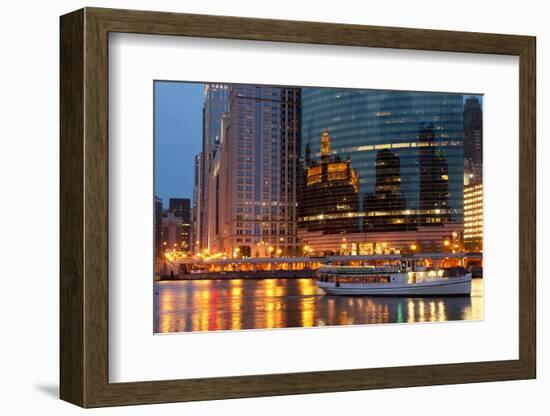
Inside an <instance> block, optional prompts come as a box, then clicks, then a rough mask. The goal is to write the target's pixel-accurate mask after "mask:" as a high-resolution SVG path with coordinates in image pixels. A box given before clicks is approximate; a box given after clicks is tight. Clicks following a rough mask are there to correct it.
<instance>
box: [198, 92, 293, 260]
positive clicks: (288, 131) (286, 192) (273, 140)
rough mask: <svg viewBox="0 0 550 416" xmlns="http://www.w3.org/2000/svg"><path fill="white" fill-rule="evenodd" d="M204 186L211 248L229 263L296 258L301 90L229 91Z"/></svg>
mask: <svg viewBox="0 0 550 416" xmlns="http://www.w3.org/2000/svg"><path fill="white" fill-rule="evenodd" d="M230 90H231V104H230V107H229V111H228V112H227V113H226V114H224V115H223V117H222V121H221V123H220V126H221V144H220V147H219V149H218V151H217V152H216V156H215V158H214V160H213V162H212V166H211V169H210V175H209V184H208V188H209V189H208V230H209V231H208V241H209V245H210V249H211V250H215V251H221V252H224V253H225V254H226V255H229V256H253V257H257V256H266V255H271V254H280V255H286V254H294V253H295V252H296V251H297V249H298V242H297V239H296V182H297V181H296V177H297V166H298V150H299V142H300V90H299V89H296V88H283V87H272V86H260V85H232V86H231V88H230Z"/></svg>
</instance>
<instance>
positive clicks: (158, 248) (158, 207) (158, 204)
mask: <svg viewBox="0 0 550 416" xmlns="http://www.w3.org/2000/svg"><path fill="white" fill-rule="evenodd" d="M154 204H155V257H156V258H160V257H162V255H163V241H162V199H161V198H159V197H158V196H156V195H155V202H154Z"/></svg>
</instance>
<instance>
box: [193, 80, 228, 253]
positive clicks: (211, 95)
mask: <svg viewBox="0 0 550 416" xmlns="http://www.w3.org/2000/svg"><path fill="white" fill-rule="evenodd" d="M229 103H230V85H228V84H216V83H210V84H205V85H204V107H203V131H202V136H203V143H202V150H203V151H202V164H201V171H200V172H199V174H200V176H201V180H200V181H201V183H202V191H201V192H200V197H201V198H202V200H201V201H200V203H199V205H200V206H201V207H202V211H201V212H202V214H201V215H200V217H201V223H200V224H199V227H198V229H199V232H200V234H199V235H198V236H197V238H198V240H199V241H200V243H199V246H200V248H202V249H204V248H208V234H207V224H206V220H207V218H208V204H207V203H206V199H205V198H207V195H208V194H209V191H208V184H209V181H208V176H209V175H210V172H211V169H212V163H213V161H214V158H215V157H216V153H217V151H218V148H219V147H220V143H221V118H222V115H223V114H224V113H225V112H227V111H228V110H229Z"/></svg>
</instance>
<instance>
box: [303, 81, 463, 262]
mask: <svg viewBox="0 0 550 416" xmlns="http://www.w3.org/2000/svg"><path fill="white" fill-rule="evenodd" d="M463 110H464V100H463V96H462V95H460V94H444V93H428V92H405V91H375V90H358V89H341V88H303V89H302V154H303V155H304V156H303V160H304V164H307V162H306V161H305V159H306V158H307V157H308V155H307V154H308V153H309V155H310V156H309V157H310V158H315V157H319V156H320V154H321V153H322V150H321V148H320V142H319V140H318V137H320V136H321V135H322V134H323V132H324V131H327V132H328V134H329V135H330V138H331V152H332V153H333V154H334V155H335V156H339V157H341V158H342V159H343V160H347V159H349V160H350V164H351V167H352V168H353V169H355V171H356V173H357V178H358V183H359V194H360V197H359V202H360V205H359V208H358V210H357V211H356V212H355V213H349V214H348V215H349V216H356V217H358V218H360V220H361V226H360V232H359V233H353V234H355V235H354V236H350V235H347V234H349V233H347V232H346V230H342V236H341V239H342V240H344V239H345V240H346V241H347V242H349V241H351V240H350V239H355V240H356V241H357V252H358V253H361V252H365V253H367V252H369V250H371V248H368V249H367V248H366V249H365V250H363V249H361V247H359V245H360V244H362V243H365V242H368V244H366V245H365V247H367V246H368V247H372V244H375V243H377V241H375V239H385V238H389V237H392V238H393V237H394V236H393V235H392V236H389V235H388V236H384V235H383V230H386V231H387V232H388V233H389V232H391V231H392V230H394V231H395V230H398V229H403V228H405V229H406V230H408V231H410V233H409V234H408V235H405V234H401V235H400V237H399V238H400V240H399V241H398V239H397V237H395V244H396V245H397V246H399V247H400V248H401V249H403V248H405V247H406V246H407V244H408V245H410V246H420V245H423V246H430V247H431V246H434V247H437V246H438V245H439V244H440V242H442V235H443V234H449V233H453V232H454V233H460V234H461V233H462V229H463V186H464V185H463V176H464V159H463V139H464V129H463ZM382 150H386V151H387V152H385V153H381V151H382ZM386 163H387V164H389V165H386ZM397 170H399V172H398V171H397ZM383 178H384V179H383ZM383 181H388V182H387V183H385V184H384V183H383ZM384 189H386V190H384ZM300 195H302V193H300ZM373 208H375V209H373ZM332 216H333V214H330V215H329V216H328V217H327V218H326V219H327V224H330V221H329V220H330V219H331V218H332ZM311 220H312V219H308V218H305V217H304V216H303V215H302V211H301V207H300V218H299V224H300V230H299V235H300V237H302V238H303V239H304V241H305V242H307V243H308V244H310V245H311V244H312V242H314V241H316V242H318V243H319V244H321V243H322V242H323V239H324V241H325V242H329V241H332V243H331V244H327V245H326V246H325V247H326V248H327V249H330V247H333V248H334V247H337V244H336V241H335V239H334V237H330V236H328V234H329V230H328V229H327V230H325V231H324V232H323V233H319V232H317V233H314V234H311V233H307V232H304V229H307V222H308V221H311ZM376 230H378V231H376ZM439 234H441V235H439ZM428 235H429V237H428ZM416 240H421V241H422V242H421V241H419V244H416V242H415V243H414V244H412V243H413V242H414V241H416ZM383 242H384V243H385V245H386V246H387V245H388V244H389V243H388V241H383ZM369 244H370V245H369ZM321 245H322V244H321Z"/></svg>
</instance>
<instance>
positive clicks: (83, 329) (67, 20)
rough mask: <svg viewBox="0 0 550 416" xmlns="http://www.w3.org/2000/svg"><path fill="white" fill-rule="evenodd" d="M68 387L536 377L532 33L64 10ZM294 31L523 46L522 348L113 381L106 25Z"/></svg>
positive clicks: (244, 36) (313, 35)
mask: <svg viewBox="0 0 550 416" xmlns="http://www.w3.org/2000/svg"><path fill="white" fill-rule="evenodd" d="M60 28H61V45H60V46H61V51H60V53H61V60H60V64H61V91H60V101H61V104H60V105H61V120H60V125H61V155H60V156H61V179H60V185H61V201H60V203H61V212H60V222H61V231H60V232H61V247H60V253H61V254H60V262H61V267H60V297H61V301H60V344H61V346H60V361H61V363H60V380H61V381H60V384H61V385H60V396H61V398H62V399H63V400H66V401H68V402H71V403H74V404H76V405H79V406H82V407H101V406H114V405H130V404H146V403H164V402H178V401H192V400H213V399H226V398H238V397H256V396H270V395H287V394H303V393H321V392H337V391H351V390H363V389H377V388H397V387H409V386H425V385H440V384H454V383H474V382H487V381H498V380H518V379H530V378H535V376H536V333H535V330H536V327H535V319H536V317H535V311H536V289H535V282H536V269H535V264H536V259H535V253H536V250H535V249H536V235H535V233H536V189H535V188H536V178H535V175H536V168H535V166H536V163H535V162H536V149H535V127H536V126H535V124H536V123H535V121H536V120H535V107H536V97H535V91H536V90H535V51H536V47H535V38H534V37H530V36H516V35H500V34H485V33H467V32H451V31H438V30H420V29H403V28H393V27H376V26H362V25H344V24H327V23H312V22H296V21H283V20H264V19H252V18H239V17H222V16H206V15H190V14H176V13H163V12H147V11H130V10H114V9H100V8H85V9H81V10H78V11H75V12H72V13H69V14H67V15H64V16H62V17H61V22H60ZM111 32H125V33H141V34H154V35H174V36H191V37H205V38H223V39H240V40H262V41H277V42H298V43H311V44H330V45H347V46H368V47H380V48H397V49H416V50H429V51H447V52H468V53H483V54H502V55H514V56H518V57H519V66H520V80H519V85H520V92H519V103H520V105H519V109H518V111H519V114H520V116H519V119H520V131H519V134H520V148H519V155H520V159H519V160H520V182H519V183H520V185H519V198H520V207H519V238H520V241H519V266H520V267H519V359H518V360H507V361H491V362H471V363H458V364H444V365H413V366H406V367H390V368H370V369H354V370H339V371H322V372H307V373H288V374H266V375H253V376H238V377H219V378H203V379H182V380H170V381H147V382H135V383H109V379H108V357H109V354H108V299H109V298H108V287H109V285H108V282H109V276H108V222H109V218H108V170H109V169H108V168H109V167H108V140H109V139H108V79H109V78H108V66H109V62H108V35H109V33H111Z"/></svg>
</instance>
